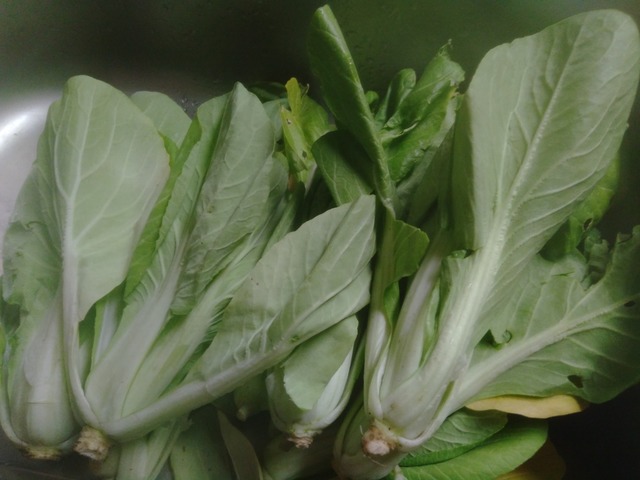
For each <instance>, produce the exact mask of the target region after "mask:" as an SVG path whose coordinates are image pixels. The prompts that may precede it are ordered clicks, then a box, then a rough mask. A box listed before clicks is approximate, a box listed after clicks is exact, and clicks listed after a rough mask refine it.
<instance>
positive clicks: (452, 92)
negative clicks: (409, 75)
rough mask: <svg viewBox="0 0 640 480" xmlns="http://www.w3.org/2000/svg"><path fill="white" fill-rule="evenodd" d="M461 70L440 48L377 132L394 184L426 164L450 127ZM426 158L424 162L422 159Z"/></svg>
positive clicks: (456, 102) (456, 103) (452, 120)
mask: <svg viewBox="0 0 640 480" xmlns="http://www.w3.org/2000/svg"><path fill="white" fill-rule="evenodd" d="M463 80H464V72H463V70H462V68H461V67H460V66H459V65H458V64H457V63H455V62H453V61H451V60H450V59H449V55H448V52H447V50H446V49H442V50H441V51H440V52H439V53H438V55H436V56H435V57H434V59H433V60H432V61H431V62H430V63H429V65H428V66H427V67H426V69H425V71H424V73H423V74H422V76H421V77H420V79H419V80H418V82H417V84H416V85H415V87H414V88H413V89H412V90H411V92H410V93H408V94H407V95H406V97H404V98H403V99H402V102H401V103H400V104H399V106H398V109H397V111H396V112H395V113H394V115H393V116H392V117H391V118H390V119H389V121H388V122H387V123H386V124H385V125H384V127H383V128H382V130H381V131H380V135H381V138H382V143H383V145H384V147H385V151H386V153H387V157H388V160H387V161H388V165H389V172H390V175H391V178H392V179H393V180H394V182H396V183H397V182H398V181H399V180H401V179H403V178H405V177H406V176H407V175H408V174H409V172H411V170H413V169H414V168H415V166H416V164H417V163H419V162H425V161H429V160H430V158H431V157H432V156H433V153H434V152H435V151H437V149H438V148H439V146H440V144H441V143H442V142H443V140H444V138H445V136H446V134H447V132H448V131H449V130H450V129H451V128H452V126H453V122H454V119H455V110H456V109H457V106H458V103H459V102H458V101H457V97H456V95H457V88H458V86H459V85H460V83H461V82H462V81H463ZM425 157H426V159H425Z"/></svg>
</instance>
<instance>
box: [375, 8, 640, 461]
mask: <svg viewBox="0 0 640 480" xmlns="http://www.w3.org/2000/svg"><path fill="white" fill-rule="evenodd" d="M639 59H640V41H639V38H638V30H637V28H636V26H635V24H634V23H633V21H632V20H631V19H630V18H629V17H628V16H627V15H625V14H622V13H620V12H615V11H610V10H607V11H595V12H591V13H587V14H581V15H578V16H575V17H571V18H569V19H567V20H564V21H562V22H559V23H557V24H555V25H553V26H551V27H549V28H547V29H545V30H543V31H542V32H540V33H538V34H535V35H532V36H529V37H526V38H522V39H518V40H515V41H514V42H512V43H511V44H508V45H502V46H499V47H497V48H495V49H493V50H492V51H490V52H489V53H488V54H487V55H486V56H485V58H484V59H483V60H482V62H481V63H480V65H479V67H478V69H477V71H476V73H475V75H474V77H473V79H472V80H471V84H470V86H469V89H468V91H467V93H466V95H465V97H464V101H463V107H462V108H461V114H460V116H459V117H458V122H457V123H456V131H455V137H454V142H455V143H454V155H453V180H452V189H451V201H452V202H453V203H452V207H453V215H452V221H453V240H454V243H453V245H451V244H450V243H449V244H448V245H446V247H445V249H444V252H445V253H446V252H447V248H448V249H449V252H450V251H451V249H452V247H453V248H454V249H455V248H458V247H459V248H460V251H459V253H461V254H462V255H460V254H458V253H455V252H454V253H453V254H451V255H449V256H448V257H447V256H443V255H442V251H439V250H438V249H437V248H432V249H431V252H430V253H429V252H428V253H427V255H426V256H425V260H424V262H423V265H424V268H422V269H421V270H420V272H422V271H428V270H429V269H430V268H432V269H433V271H434V272H435V274H434V275H432V277H431V279H430V281H429V282H426V283H425V284H424V287H423V288H418V287H416V289H413V285H414V284H415V285H416V286H418V285H420V282H415V280H414V282H413V284H412V287H411V290H409V291H408V292H407V295H406V298H405V300H404V302H403V307H402V309H401V311H400V314H399V320H398V325H401V324H403V323H404V324H406V325H408V326H407V327H406V328H400V327H399V328H398V329H397V332H398V333H397V334H395V335H394V336H393V337H392V339H391V340H390V341H389V343H390V344H391V345H393V347H394V349H395V350H394V351H395V352H398V353H397V355H395V354H394V355H387V356H386V358H384V362H381V361H380V362H377V365H376V368H375V371H373V372H372V373H370V374H369V377H368V378H371V379H372V383H371V384H370V388H369V394H368V405H369V408H371V410H372V412H373V413H374V415H375V416H376V418H377V420H379V421H380V422H381V423H383V424H385V425H388V426H389V429H390V430H391V431H392V434H391V435H390V436H391V437H393V438H392V442H391V444H393V443H400V444H401V445H402V446H403V447H404V448H406V449H409V448H414V447H416V446H417V445H419V444H421V443H423V442H424V441H426V440H427V439H428V438H430V436H431V435H433V434H434V433H435V431H436V430H437V428H438V426H439V425H440V424H441V423H442V422H443V421H444V419H445V418H446V417H447V416H448V415H449V414H451V413H452V412H454V411H455V410H457V409H459V408H460V407H461V406H462V405H464V404H465V403H466V402H465V400H463V399H466V400H468V399H469V398H470V397H471V396H472V394H471V390H469V391H468V392H465V391H464V390H463V389H462V388H461V387H460V378H461V377H464V378H465V381H469V382H470V384H473V385H475V387H476V388H477V390H474V391H473V394H475V393H476V392H479V391H480V389H481V385H483V386H484V385H486V384H487V383H488V382H490V381H491V380H492V378H491V375H493V373H488V372H489V371H490V369H488V370H482V371H483V374H486V375H488V376H487V377H484V376H483V375H479V374H478V372H476V374H475V375H474V376H469V377H466V374H465V372H466V371H467V369H473V367H470V366H469V365H470V363H469V362H470V360H471V352H472V351H473V348H474V346H475V345H476V344H477V343H478V342H479V341H480V340H481V339H482V338H483V337H484V336H485V335H486V333H487V332H488V331H491V332H492V333H496V334H495V335H494V339H498V340H499V342H502V343H504V342H503V341H502V340H501V333H503V332H504V329H502V328H501V327H502V323H501V322H502V320H500V317H498V316H496V315H495V314H493V315H489V314H486V313H487V312H488V311H492V312H493V311H494V310H493V309H494V307H495V306H496V305H501V304H503V303H505V302H509V301H511V300H512V299H513V297H514V296H515V295H514V286H515V285H516V284H517V283H518V281H519V280H518V278H519V276H520V275H521V274H523V272H524V271H525V270H527V268H528V266H529V265H530V264H531V262H534V261H535V259H536V258H537V257H536V255H537V253H538V251H539V250H540V249H541V248H542V247H543V246H544V245H545V243H546V242H547V241H548V239H549V238H550V237H551V236H552V235H553V234H554V232H555V231H556V230H557V229H558V228H559V227H560V226H561V225H562V224H563V223H564V222H565V221H566V219H567V218H568V217H569V215H570V214H571V213H572V212H573V211H574V209H575V208H577V207H578V206H579V205H580V204H581V202H582V201H583V200H584V199H585V198H587V197H588V195H589V194H590V193H591V191H592V190H593V188H594V187H595V186H596V185H597V184H598V182H599V181H600V180H601V179H602V177H603V176H604V175H605V173H606V171H607V169H608V168H609V165H610V164H611V162H612V161H613V159H614V157H615V156H616V153H617V151H618V149H619V146H620V142H621V139H622V135H623V133H624V131H625V130H626V122H627V117H628V115H629V111H630V109H631V106H632V104H633V98H634V95H635V93H636V90H637V86H638V76H639V74H640V69H639V68H640V61H639ZM585 98H589V99H590V101H589V102H585V101H584V99H585ZM443 234H445V236H446V232H443ZM447 243H448V242H447ZM435 245H437V242H436V241H434V242H433V243H432V246H435ZM443 259H444V261H442V260H443ZM630 264H632V262H627V265H630ZM631 270H632V269H629V268H627V273H620V274H619V275H620V277H624V276H625V275H627V276H628V275H631V273H630V271H631ZM633 274H634V275H636V272H635V271H634V272H633ZM418 275H420V273H419V274H418ZM610 278H611V277H610ZM605 284H606V282H605ZM602 285H603V284H601V288H600V289H594V290H592V295H589V296H588V298H590V299H591V300H593V302H589V303H590V304H589V306H590V308H591V311H592V312H596V311H597V312H604V310H606V311H609V310H610V311H611V312H614V311H616V308H619V307H620V305H618V304H617V303H616V304H611V303H609V301H608V299H607V297H606V295H605V294H604V293H603V294H602V296H601V297H597V295H595V293H594V292H596V291H600V292H604V291H606V290H604V289H603V288H602ZM628 288H633V282H630V285H629V286H627V287H625V288H624V289H622V291H620V292H619V295H623V296H624V294H623V291H626V292H627V293H626V295H629V298H627V299H626V300H625V302H627V301H629V300H631V299H632V298H631V294H630V293H629V290H628ZM625 289H626V290H625ZM565 293H566V294H568V292H567V291H566V290H565ZM416 294H418V296H416ZM599 301H600V302H603V303H602V304H598V302H599ZM625 302H623V303H625ZM546 305H548V307H547V308H549V309H553V311H554V312H557V313H556V314H555V315H552V313H553V312H551V311H549V310H547V314H548V316H547V317H546V318H548V319H549V320H548V321H553V322H558V321H559V319H560V318H562V317H563V314H562V313H560V312H564V311H565V310H564V309H563V305H564V304H560V305H559V306H558V308H559V309H558V310H555V306H552V305H553V303H546ZM602 309H604V310H602ZM631 310H633V308H632V309H631ZM623 311H624V310H623ZM422 312H437V314H436V315H433V316H432V317H431V318H429V317H428V316H427V317H426V318H427V319H428V324H427V326H423V325H424V323H422V322H424V319H425V317H424V316H423V315H422ZM505 312H506V310H505ZM512 312H513V309H512V310H509V315H511V316H510V317H508V318H514V319H515V320H514V321H517V319H518V318H521V317H519V316H515V317H513V316H512ZM625 312H627V311H625ZM612 314H613V313H612ZM618 314H619V312H617V313H615V314H614V315H618ZM625 315H632V313H631V311H628V313H625ZM525 318H526V317H525ZM571 318H573V316H571ZM583 318H588V315H587V314H586V313H584V317H583ZM602 318H603V319H604V317H602ZM522 321H523V323H524V320H522ZM576 321H578V320H577V317H576ZM563 323H564V322H563V321H560V322H559V323H555V325H558V326H557V328H560V327H559V325H560V324H563ZM421 325H422V326H421ZM539 325H540V326H541V325H542V324H539ZM544 325H545V326H546V327H550V326H549V324H548V323H546V322H545V323H544ZM514 327H515V326H514ZM418 328H420V329H421V330H420V331H427V332H434V335H431V336H430V339H429V340H427V341H423V342H422V350H420V349H419V348H418V347H416V343H417V341H416V340H415V337H418V335H407V332H415V331H416V330H417V329H418ZM555 328H556V327H550V328H549V329H548V334H553V333H557V331H556V330H555ZM613 328H614V330H618V329H619V328H620V327H619V326H618V325H617V324H616V327H613ZM626 328H628V327H626ZM514 329H515V328H514ZM536 331H537V332H540V333H539V335H540V336H539V337H538V338H539V339H543V338H545V339H549V338H551V336H549V337H548V336H547V335H545V334H543V333H542V332H541V331H540V330H537V329H536ZM376 333H377V332H376ZM601 336H603V337H604V338H612V337H615V338H618V339H620V338H621V336H618V335H614V334H613V333H607V334H606V335H603V334H601ZM594 337H595V335H594ZM625 338H626V340H624V342H628V343H629V345H627V346H625V348H624V349H623V352H628V350H626V349H627V348H629V347H630V346H631V345H630V344H632V343H633V340H632V338H633V337H631V338H628V337H625ZM603 341H605V342H607V340H603ZM513 344H514V345H515V343H513ZM509 345H511V343H509ZM531 346H532V347H533V345H531ZM527 348H528V347H527ZM527 348H525V347H524V346H523V348H517V349H516V348H514V349H508V348H506V347H504V348H503V349H501V350H500V351H501V352H503V351H504V352H506V351H507V350H509V351H511V352H513V355H514V356H513V357H510V358H512V359H513V360H515V358H516V357H518V356H521V357H520V358H521V359H522V360H524V358H526V357H527V356H528V353H527ZM558 348H559V347H558ZM407 352H411V353H407ZM530 353H532V352H530ZM546 353H547V352H545V354H544V355H546ZM505 355H506V353H505ZM555 355H560V353H556V354H555ZM620 355H623V360H624V361H623V365H625V367H624V373H623V371H621V370H619V373H620V376H619V377H617V378H619V380H618V382H620V383H621V384H625V385H628V382H630V381H632V380H635V379H636V378H637V375H636V374H635V373H631V367H632V366H633V365H635V361H631V359H630V358H628V357H629V356H630V354H629V353H621V354H620ZM379 358H382V357H379ZM495 358H496V360H494V362H496V363H492V365H493V366H495V367H496V370H495V371H494V372H497V371H499V370H500V368H498V367H497V366H498V363H497V362H498V360H497V359H498V358H500V359H502V363H500V365H503V366H505V367H506V365H507V364H506V363H505V362H506V357H502V356H500V355H498V356H496V357H495ZM546 358H548V357H546ZM613 363H614V362H612V363H611V365H612V364H613ZM471 365H472V364H471ZM511 365H514V364H511ZM609 368H610V367H609V364H608V363H607V367H606V369H607V370H608V369H609ZM469 371H470V370H469ZM474 371H475V370H474ZM540 371H541V370H537V371H536V372H538V373H537V374H535V373H533V372H531V373H528V374H527V375H523V376H521V377H519V378H520V381H522V382H524V380H523V379H525V378H526V379H527V381H530V377H531V375H534V376H537V377H541V378H546V376H547V369H546V368H545V369H544V370H542V371H544V372H545V374H544V375H543V374H541V373H539V372H540ZM391 372H393V373H398V374H397V375H394V374H392V373H391ZM559 375H560V374H559ZM567 375H572V374H571V373H564V375H562V376H563V377H564V379H565V385H566V384H567V383H569V384H570V383H571V382H570V380H567V378H568V377H567ZM550 376H551V375H550ZM472 378H473V380H472ZM571 378H575V377H573V376H572V377H571ZM579 378H581V377H579ZM377 379H383V380H382V381H380V382H376V380H377ZM525 383H526V382H525ZM535 383H537V382H535V381H530V385H531V386H532V389H533V385H534V384H535ZM607 388H610V389H611V392H612V393H614V392H617V391H619V390H618V388H619V386H618V385H616V383H615V382H611V384H610V385H607V386H602V387H601V389H602V390H603V391H604V390H606V389H607ZM497 393H498V392H493V393H492V394H491V396H495V395H496V394H497ZM500 393H503V394H507V393H512V394H516V393H519V392H508V391H501V392H500ZM522 393H524V392H522ZM546 393H547V391H546V390H545V391H542V392H540V393H539V394H541V395H544V394H546ZM552 393H553V392H552ZM559 393H560V392H559ZM603 396H604V395H603ZM416 398H419V399H420V401H416Z"/></svg>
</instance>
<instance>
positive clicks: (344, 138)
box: [312, 131, 373, 205]
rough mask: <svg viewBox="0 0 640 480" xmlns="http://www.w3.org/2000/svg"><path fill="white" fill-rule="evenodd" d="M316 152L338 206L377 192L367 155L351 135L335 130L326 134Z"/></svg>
mask: <svg viewBox="0 0 640 480" xmlns="http://www.w3.org/2000/svg"><path fill="white" fill-rule="evenodd" d="M312 152H313V156H314V158H315V160H316V163H317V165H318V170H319V171H320V174H321V175H322V178H323V179H324V181H325V183H326V185H327V187H328V188H329V190H330V191H331V196H332V197H333V200H334V201H335V202H336V204H337V205H342V204H343V203H349V202H352V201H354V200H355V199H357V198H358V197H360V196H362V195H369V194H370V193H371V192H372V191H373V187H372V186H371V185H372V184H373V178H371V173H370V169H369V168H368V158H367V154H366V152H365V151H364V150H363V149H362V147H361V146H360V145H359V144H358V143H357V142H356V141H355V140H354V138H353V137H352V136H351V135H350V134H349V133H347V132H345V131H335V132H330V133H327V134H326V135H323V136H322V137H320V138H319V139H318V140H317V141H316V142H315V143H314V144H313V148H312Z"/></svg>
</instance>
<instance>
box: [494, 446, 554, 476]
mask: <svg viewBox="0 0 640 480" xmlns="http://www.w3.org/2000/svg"><path fill="white" fill-rule="evenodd" d="M565 471H566V466H565V463H564V460H562V457H560V455H559V454H558V451H557V450H556V449H555V447H554V446H553V444H552V443H551V442H546V443H545V444H544V445H543V446H542V448H540V450H538V452H537V453H536V454H535V455H534V456H533V457H532V458H530V459H529V460H527V461H526V462H525V463H523V464H522V465H520V467H518V468H517V469H515V470H514V471H513V472H510V473H505V474H504V475H500V476H499V477H498V478H497V479H496V480H562V478H563V477H564V474H565Z"/></svg>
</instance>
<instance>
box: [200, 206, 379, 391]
mask: <svg viewBox="0 0 640 480" xmlns="http://www.w3.org/2000/svg"><path fill="white" fill-rule="evenodd" d="M373 214H374V200H373V197H371V196H366V197H361V198H360V199H358V200H356V201H355V202H353V203H350V204H346V205H343V206H340V207H336V208H334V209H332V210H329V211H327V212H326V213H324V214H321V215H319V216H318V217H315V218H314V219H313V220H310V221H308V222H306V223H305V224H303V225H302V226H301V227H300V228H299V229H298V230H297V231H296V232H293V233H291V234H289V235H286V236H285V237H284V238H283V239H282V240H281V241H280V242H278V243H277V244H275V245H274V246H273V247H272V248H271V249H270V250H269V251H268V252H267V253H266V254H265V256H264V257H263V258H262V259H261V260H260V262H258V264H257V265H256V267H255V268H254V270H253V271H252V272H251V274H250V275H249V277H248V278H247V280H246V281H245V282H244V283H243V285H241V287H240V288H239V289H238V291H237V293H236V295H235V297H234V298H233V300H232V301H231V303H230V304H229V306H228V307H227V309H226V311H225V315H224V317H223V320H222V324H221V325H220V331H219V333H218V335H217V336H216V337H215V338H214V340H213V342H212V344H211V346H210V347H209V349H208V351H207V353H206V354H205V355H204V356H203V357H202V358H201V360H200V362H199V363H198V368H199V369H200V370H201V371H203V373H201V375H204V376H208V377H212V378H215V376H216V375H222V374H224V377H228V376H229V372H227V371H226V370H227V369H229V370H230V371H233V370H235V369H237V368H239V367H242V365H244V364H247V365H250V364H253V363H256V365H260V364H261V363H262V362H263V358H264V359H271V358H276V357H281V356H283V355H284V356H286V355H288V354H289V353H290V352H291V351H292V350H293V348H295V347H296V346H297V345H299V344H300V343H302V342H303V341H305V340H306V339H308V338H310V337H312V336H313V335H315V334H317V333H320V332H321V331H323V330H324V329H326V328H328V327H330V326H331V325H334V324H335V323H337V322H338V321H339V320H342V319H343V318H346V317H348V316H350V315H352V314H354V313H355V312H357V311H358V310H359V309H360V308H362V307H363V306H364V304H366V301H367V300H368V286H369V271H368V262H369V260H370V259H371V256H372V255H373V249H374V244H373V242H374V235H373ZM273 285H278V289H276V290H274V289H273V288H271V287H272V286H273ZM365 292H366V293H365ZM203 369H204V370H203ZM260 369H263V368H260ZM197 371H198V370H193V371H192V372H193V373H195V372H197ZM204 372H207V373H204ZM256 373H257V372H256ZM239 378H240V377H239ZM236 381H237V380H236ZM241 382H242V381H241V380H240V382H239V383H241Z"/></svg>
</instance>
